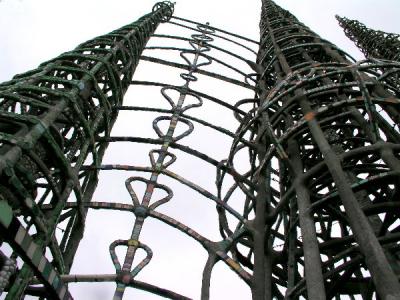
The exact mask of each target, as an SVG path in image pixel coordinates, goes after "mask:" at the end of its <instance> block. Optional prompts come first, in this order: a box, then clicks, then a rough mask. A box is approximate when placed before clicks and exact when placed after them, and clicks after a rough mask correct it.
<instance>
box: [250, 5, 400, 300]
mask: <svg viewBox="0 0 400 300" xmlns="http://www.w3.org/2000/svg"><path fill="white" fill-rule="evenodd" d="M260 32H261V45H260V51H259V54H258V59H257V62H258V65H259V77H260V80H259V85H258V86H259V90H260V103H259V109H258V111H257V113H256V114H255V116H254V117H253V118H252V119H249V121H248V123H247V125H245V127H246V128H249V127H251V126H252V125H253V126H255V125H256V124H257V125H258V126H259V130H258V132H259V134H258V137H257V140H258V141H260V142H261V141H263V143H264V145H265V147H266V148H265V149H264V151H263V152H259V153H258V156H259V157H258V161H260V162H262V163H261V164H260V166H259V167H258V169H257V172H256V173H257V174H260V176H261V174H271V175H270V176H271V177H270V179H269V181H268V182H267V185H272V186H276V188H277V189H278V192H277V193H276V194H275V195H271V198H270V199H268V200H264V201H267V208H266V211H267V212H268V217H267V218H266V219H267V220H268V221H267V223H266V241H265V243H264V244H263V245H264V250H262V249H261V251H259V252H256V249H255V250H254V261H255V262H257V261H258V262H260V263H262V264H261V265H258V266H257V265H255V266H254V268H255V270H254V277H253V279H254V286H257V287H258V290H256V291H255V293H253V299H262V297H264V295H268V297H267V298H269V297H270V296H271V295H272V296H277V297H278V298H280V297H282V296H283V295H279V293H280V292H278V291H281V290H285V292H284V293H285V296H286V297H287V298H289V299H292V298H293V299H295V298H297V297H298V296H300V295H303V296H304V297H306V298H307V299H325V298H331V297H333V296H339V295H355V294H362V295H363V296H365V297H367V295H368V293H370V292H371V284H372V282H373V283H374V284H375V289H376V290H377V293H378V294H379V296H380V297H381V298H382V299H395V298H398V297H400V285H399V282H398V279H397V278H398V277H397V276H398V275H399V273H398V272H399V260H398V257H397V250H394V248H393V246H394V244H392V243H389V244H386V242H385V240H386V239H387V238H389V237H390V236H391V237H393V238H394V236H396V235H397V234H396V233H395V231H396V230H395V229H394V228H395V227H396V225H395V222H397V221H396V220H398V217H397V214H396V213H394V211H393V210H392V209H389V208H386V209H383V207H382V203H391V202H392V201H395V198H393V195H394V194H396V191H397V190H398V189H399V188H400V187H399V185H398V183H394V182H399V181H398V180H399V177H398V176H397V175H396V179H393V180H394V181H393V180H392V179H389V177H387V174H389V173H392V172H398V171H400V169H399V167H400V160H399V156H398V151H397V150H394V148H392V146H394V145H395V144H396V143H398V141H399V140H400V135H399V131H398V128H393V127H392V124H398V123H397V121H398V118H399V112H400V110H399V107H398V106H394V105H392V104H391V100H389V99H393V101H394V102H396V103H399V99H397V98H396V96H397V95H399V91H395V92H393V91H391V90H385V89H383V88H382V85H384V84H385V82H384V81H385V79H384V78H385V76H384V75H385V74H386V73H388V74H390V73H391V72H397V73H398V72H400V70H399V67H398V65H397V64H392V65H385V66H384V65H383V64H379V63H376V62H374V63H371V62H368V61H365V62H359V63H354V62H352V61H351V58H350V57H349V56H348V55H347V54H346V53H345V52H343V51H342V50H340V49H339V48H338V47H336V46H335V45H333V44H332V43H330V42H328V41H326V40H324V39H322V38H321V37H319V36H318V35H317V34H315V33H314V32H312V31H311V30H310V29H309V28H308V27H306V26H305V25H304V24H302V23H300V22H299V21H298V20H297V19H296V17H294V16H293V15H292V14H291V13H290V12H288V11H286V10H284V9H282V8H281V7H279V6H278V5H276V4H275V3H274V2H273V1H270V0H263V1H262V13H261V22H260ZM378 67H379V68H383V69H382V70H383V72H384V75H383V76H382V77H378V75H375V73H374V71H373V70H374V69H375V68H378ZM378 99H382V100H378ZM378 111H382V112H385V115H388V116H389V117H388V119H385V117H384V116H383V115H381V114H379V113H378ZM395 147H396V146H395ZM389 148H390V149H392V150H389V151H388V152H386V151H385V150H384V149H389ZM370 149H371V150H370ZM372 149H374V150H372ZM371 151H372V152H371ZM378 177H379V178H382V179H383V178H385V179H383V180H382V181H381V180H377V178H378ZM267 178H268V177H267ZM271 178H272V179H271ZM274 178H275V181H278V182H279V185H278V184H274V182H273V181H272V180H274ZM392 184H394V185H392ZM383 206H385V205H383ZM378 207H381V208H380V209H378ZM373 208H375V209H376V210H374V209H373ZM263 213H264V212H261V211H259V210H257V214H263ZM381 213H384V214H385V216H384V217H382V214H381ZM256 218H257V216H256ZM284 220H285V221H284ZM283 221H284V222H283ZM389 224H390V225H389ZM395 240H397V241H398V238H395ZM280 244H283V246H282V247H281V248H280V250H277V248H274V247H273V246H272V245H280ZM389 245H391V246H389ZM261 248H262V246H261ZM278 249H279V248H278ZM263 251H264V252H263ZM263 256H264V257H263ZM265 266H272V267H271V268H266V267H265ZM364 268H367V270H368V272H365V271H364V270H363V269H364ZM263 280H264V282H267V283H266V284H265V285H263V284H262V282H263ZM268 289H269V290H268ZM365 299H367V298H365Z"/></svg>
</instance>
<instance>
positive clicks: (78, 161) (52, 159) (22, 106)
mask: <svg viewBox="0 0 400 300" xmlns="http://www.w3.org/2000/svg"><path fill="white" fill-rule="evenodd" d="M172 12H173V4H171V3H170V2H168V1H165V2H161V3H158V4H157V5H155V6H154V8H153V11H152V12H151V13H149V14H147V15H145V16H143V17H142V18H140V19H139V20H137V21H136V22H134V23H132V24H129V25H127V26H124V27H122V28H120V29H118V30H115V31H113V32H111V33H109V34H106V35H103V36H100V37H97V38H94V39H92V40H89V41H87V42H85V43H83V44H81V45H79V46H78V47H77V48H75V49H74V50H72V51H70V52H67V53H64V54H62V55H60V56H59V57H57V58H55V59H53V60H50V61H48V62H45V63H43V64H41V65H40V66H39V68H37V69H35V70H32V71H29V72H26V73H24V74H20V75H17V76H15V77H14V78H13V79H12V80H11V81H9V82H5V83H3V84H1V85H0V177H1V183H0V204H1V210H2V214H1V220H0V221H1V223H0V224H1V226H0V228H1V230H2V242H6V243H8V244H10V246H11V247H12V248H13V250H15V253H16V255H18V256H20V257H22V258H23V260H24V262H25V265H24V266H23V267H22V269H21V270H19V272H18V275H17V278H16V279H15V280H14V281H13V283H11V285H10V288H9V292H8V294H7V299H19V298H20V297H21V295H22V293H23V292H24V289H25V288H26V286H27V285H28V284H29V281H30V279H31V278H32V275H33V272H34V273H35V275H36V276H37V277H38V278H39V279H42V280H43V282H44V284H45V286H46V287H47V289H48V291H47V292H48V293H49V294H50V295H51V297H52V299H53V298H57V297H58V298H63V297H64V295H66V294H65V291H64V287H63V286H61V285H60V286H59V287H58V285H57V284H58V283H59V281H60V280H59V277H58V276H57V275H55V274H56V273H61V274H63V273H68V272H69V269H70V267H71V264H72V260H73V257H74V255H75V252H76V250H77V247H78V245H79V241H80V239H81V238H82V235H83V230H84V223H85V218H86V213H87V208H85V207H84V203H86V202H88V201H90V200H91V197H92V194H93V192H94V189H95V187H96V185H97V172H98V171H97V170H96V169H95V168H93V170H88V169H85V170H83V169H82V166H83V164H84V163H85V164H88V163H89V164H90V165H92V166H94V167H96V166H98V165H99V164H100V163H101V159H102V157H103V154H104V151H105V149H106V148H107V143H102V144H97V143H96V140H97V139H98V138H99V137H108V136H109V134H110V131H111V128H112V126H113V124H114V122H115V120H116V117H117V113H116V110H115V109H114V108H115V107H116V106H119V105H121V104H122V100H123V96H124V94H125V92H126V90H127V89H128V87H129V85H130V83H131V80H132V76H133V73H134V71H135V68H136V66H137V64H138V62H139V58H140V55H141V52H142V51H143V49H144V47H145V45H146V42H147V41H148V39H149V38H150V36H151V34H152V33H153V32H154V30H155V29H156V28H157V26H158V25H159V24H160V22H163V21H166V20H168V19H169V18H170V17H171V15H172ZM71 193H74V194H75V198H76V199H77V202H78V203H79V205H78V206H77V207H76V208H74V209H72V210H69V211H66V212H65V211H64V213H63V209H64V207H65V204H66V201H67V199H68V197H69V196H70V194H71ZM44 204H50V205H51V207H52V209H47V210H46V211H43V210H42V205H44ZM17 217H23V219H24V220H25V222H24V223H23V224H22V223H21V221H20V220H21V219H20V218H19V219H17ZM65 220H67V221H68V225H67V228H66V230H65V232H64V235H63V238H62V240H61V242H60V243H58V242H57V240H56V239H55V235H54V231H55V229H56V227H57V224H58V223H59V222H62V221H65ZM13 231H15V232H16V235H17V237H15V236H13V235H12V234H11V232H13ZM14 238H15V239H14ZM28 242H29V243H28ZM47 247H48V248H49V249H50V251H51V253H52V256H53V262H52V266H50V265H49V266H48V267H47V265H46V268H44V263H45V262H47V260H46V259H45V258H44V256H43V255H44V251H45V250H46V248H47ZM41 257H42V259H41ZM43 268H44V269H43ZM50 270H52V271H51V272H50ZM53 272H54V274H53ZM52 280H54V281H57V284H53V282H52ZM52 289H54V290H53V291H52ZM57 289H58V290H57ZM63 293H64V294H63Z"/></svg>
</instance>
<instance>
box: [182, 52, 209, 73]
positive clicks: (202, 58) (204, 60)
mask: <svg viewBox="0 0 400 300" xmlns="http://www.w3.org/2000/svg"><path fill="white" fill-rule="evenodd" d="M196 54H199V56H198V58H197V61H196V62H195V59H194V58H195V56H196ZM179 55H180V56H181V57H182V58H183V59H184V60H185V61H186V63H187V64H188V65H189V66H190V67H191V68H192V69H198V68H199V67H202V66H208V65H210V64H211V63H212V59H211V58H210V57H209V56H206V55H205V54H202V53H196V51H193V50H185V51H182V52H181V53H179ZM189 55H193V59H190V58H188V56H189Z"/></svg>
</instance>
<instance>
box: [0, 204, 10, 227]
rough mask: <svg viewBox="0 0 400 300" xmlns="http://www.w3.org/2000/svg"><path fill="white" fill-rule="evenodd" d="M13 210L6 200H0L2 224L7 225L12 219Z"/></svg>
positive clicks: (0, 219)
mask: <svg viewBox="0 0 400 300" xmlns="http://www.w3.org/2000/svg"><path fill="white" fill-rule="evenodd" d="M12 218H13V212H12V209H11V207H10V205H8V204H7V202H6V201H4V200H0V222H1V223H2V224H3V226H5V227H8V226H9V225H10V223H11V221H12Z"/></svg>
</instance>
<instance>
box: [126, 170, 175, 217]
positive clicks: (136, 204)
mask: <svg viewBox="0 0 400 300" xmlns="http://www.w3.org/2000/svg"><path fill="white" fill-rule="evenodd" d="M134 181H140V182H144V183H145V184H146V185H147V188H146V193H145V194H144V195H143V202H147V203H149V202H150V199H151V196H152V195H151V194H148V192H149V191H150V192H151V193H152V192H153V190H154V189H161V190H163V191H164V192H166V193H167V195H166V196H165V197H163V198H161V199H160V200H157V201H155V202H154V203H153V204H151V205H150V206H149V210H152V209H155V208H157V207H158V206H160V205H162V204H164V203H167V202H168V201H169V200H171V198H172V197H173V196H174V193H173V192H172V190H171V189H170V188H169V187H167V186H166V185H163V184H160V183H157V182H154V181H151V180H149V179H146V178H143V177H137V176H134V177H130V178H128V179H127V180H126V181H125V186H126V188H127V190H128V192H129V194H130V195H131V198H132V202H133V204H134V207H139V206H141V204H140V203H139V199H138V197H137V194H136V193H135V191H134V190H133V188H132V185H131V183H132V182H134ZM143 207H144V204H143Z"/></svg>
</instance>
